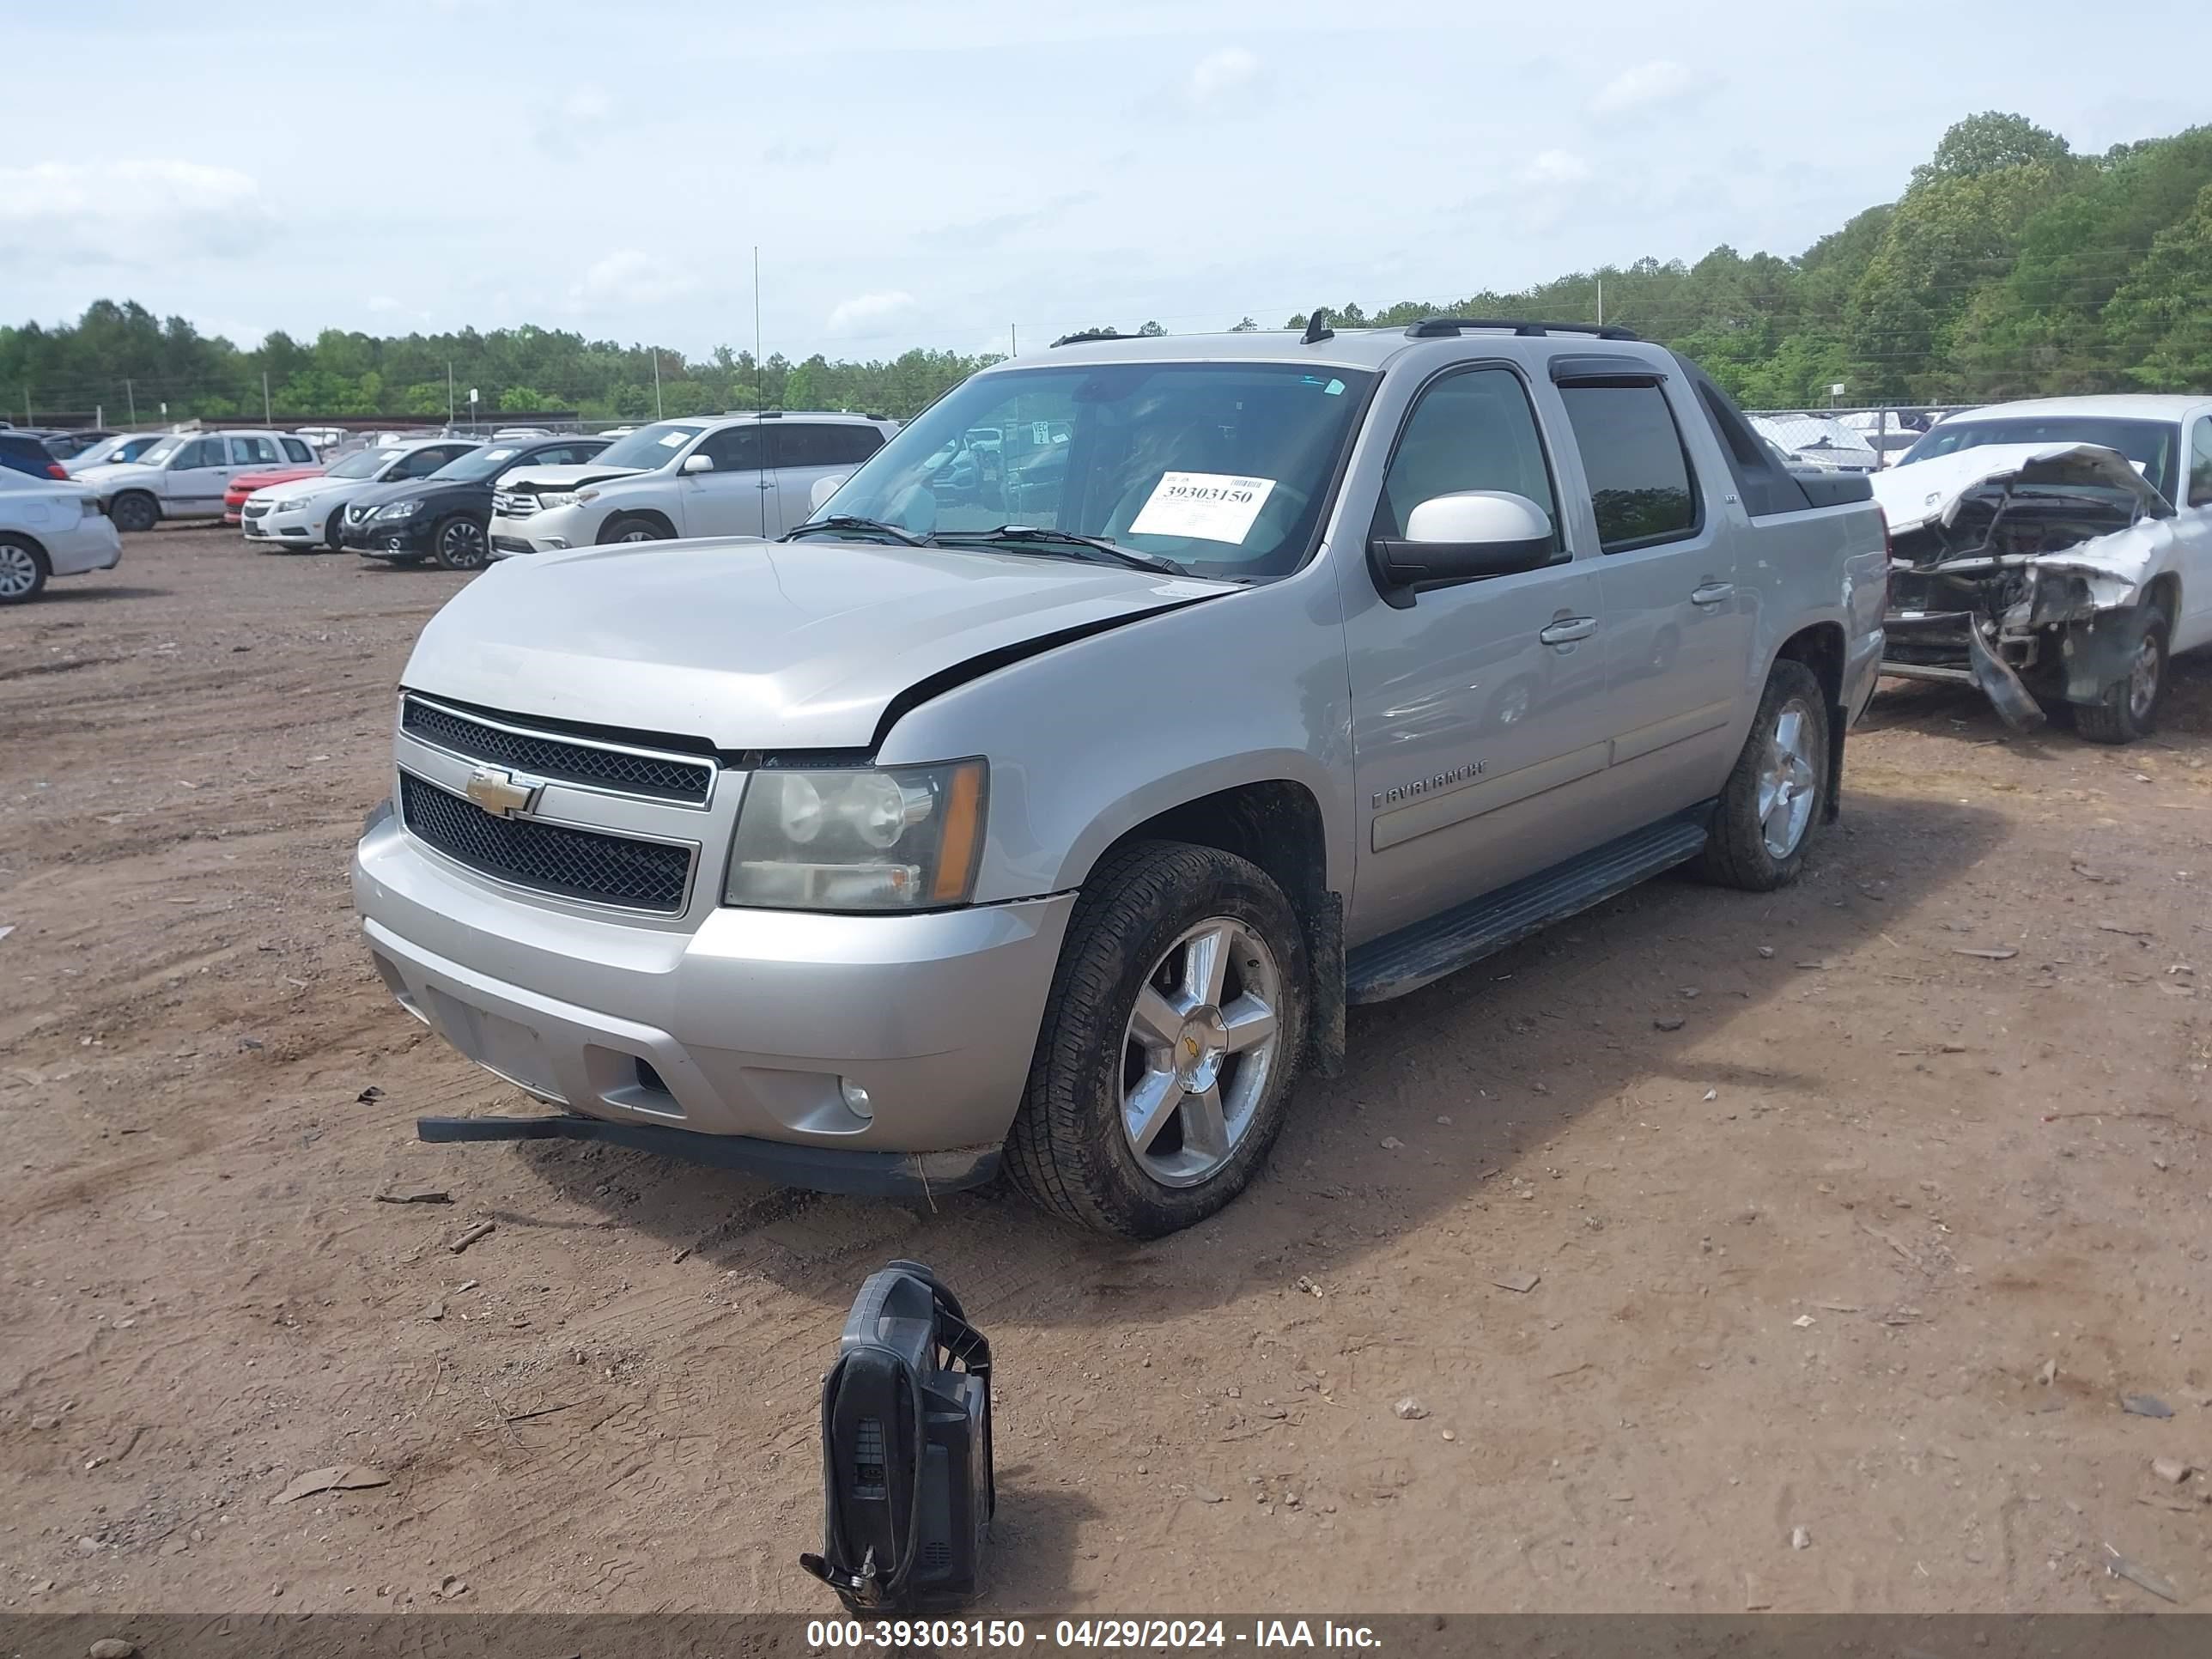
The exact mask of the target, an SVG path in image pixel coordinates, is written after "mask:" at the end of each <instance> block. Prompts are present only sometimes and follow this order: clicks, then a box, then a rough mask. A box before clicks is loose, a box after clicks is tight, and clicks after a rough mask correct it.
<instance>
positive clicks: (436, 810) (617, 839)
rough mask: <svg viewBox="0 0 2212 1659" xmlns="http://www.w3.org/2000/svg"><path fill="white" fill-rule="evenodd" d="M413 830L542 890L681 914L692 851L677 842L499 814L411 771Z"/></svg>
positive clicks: (403, 807)
mask: <svg viewBox="0 0 2212 1659" xmlns="http://www.w3.org/2000/svg"><path fill="white" fill-rule="evenodd" d="M399 815H400V821H401V822H402V823H404V824H405V825H406V826H407V829H408V830H409V832H410V834H412V835H414V836H417V837H418V838H419V839H421V840H422V842H425V843H426V844H427V845H428V846H431V847H434V848H436V849H437V850H438V851H439V852H441V853H443V854H445V855H446V856H447V858H449V859H452V860H454V861H455V862H456V863H458V864H464V865H466V866H468V867H469V868H471V869H472V870H477V871H479V872H482V873H483V874H485V875H488V876H492V877H495V878H498V879H499V880H501V881H508V882H513V883H514V884H516V885H517V886H521V887H528V888H532V889H534V890H537V891H539V892H543V893H552V894H556V895H558V896H562V897H563V898H573V899H581V900H583V901H585V902H587V903H592V904H608V905H614V906H617V907H619V908H623V909H629V910H649V911H653V912H655V913H657V914H659V915H678V914H680V913H681V912H682V910H683V908H684V901H685V899H686V898H687V897H688V896H689V895H690V885H691V865H692V860H693V849H692V848H689V847H685V846H681V845H678V844H677V843H675V842H657V841H638V840H635V839H634V838H632V837H630V836H612V835H605V834H602V833H600V832H599V831H598V830H592V829H573V828H571V827H569V826H568V825H566V824H559V823H544V822H542V821H540V820H538V819H535V818H505V817H493V816H492V815H491V814H490V813H489V812H487V811H483V809H481V808H480V807H478V806H477V805H476V804H475V803H474V802H472V801H470V800H467V799H464V798H463V797H461V796H459V795H456V794H453V793H450V792H448V791H447V790H444V789H441V788H440V787H438V786H437V785H436V784H435V783H430V782H428V781H425V780H423V779H422V778H418V777H416V775H414V774H413V773H411V772H402V773H401V774H400V775H399Z"/></svg>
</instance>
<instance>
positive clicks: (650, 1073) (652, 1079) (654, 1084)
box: [637, 1060, 676, 1098]
mask: <svg viewBox="0 0 2212 1659" xmlns="http://www.w3.org/2000/svg"><path fill="white" fill-rule="evenodd" d="M637 1086H638V1087H639V1088H641V1089H651V1090H653V1091H654V1092H655V1093H658V1094H664V1095H667V1096H669V1097H671V1098H673V1097H674V1095H675V1092H676V1091H674V1090H673V1089H671V1088H670V1087H669V1086H668V1085H666V1084H665V1083H663V1082H662V1081H661V1080H660V1073H658V1072H656V1071H654V1070H653V1066H652V1065H651V1063H650V1062H649V1061H647V1060H640V1061H638V1063H637Z"/></svg>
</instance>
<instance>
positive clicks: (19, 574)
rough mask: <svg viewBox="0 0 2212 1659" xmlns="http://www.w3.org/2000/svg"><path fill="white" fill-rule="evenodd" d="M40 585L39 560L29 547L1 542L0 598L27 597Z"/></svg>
mask: <svg viewBox="0 0 2212 1659" xmlns="http://www.w3.org/2000/svg"><path fill="white" fill-rule="evenodd" d="M38 586H39V562H38V559H37V558H36V557H35V556H33V554H32V552H31V550H30V549H29V548H27V547H21V546H18V545H17V544H15V543H14V542H0V599H25V598H27V597H28V596H29V595H30V594H31V593H32V592H34V591H35V590H36V589H37V587H38Z"/></svg>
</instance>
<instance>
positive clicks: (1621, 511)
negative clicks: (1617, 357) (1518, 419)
mask: <svg viewBox="0 0 2212 1659" xmlns="http://www.w3.org/2000/svg"><path fill="white" fill-rule="evenodd" d="M1559 396H1560V398H1562V399H1563V400H1564V401H1565V404H1566V406H1567V420H1568V422H1569V423H1570V424H1571V426H1572V427H1573V428H1574V433H1575V446H1576V447H1577V448H1578V449H1579V450H1580V451H1581V452H1582V458H1583V473H1584V475H1585V476H1586V477H1588V478H1589V488H1590V505H1591V507H1593V508H1594V509H1595V511H1596V513H1597V536H1598V545H1599V546H1600V547H1601V548H1602V549H1603V550H1605V551H1606V552H1607V553H1624V552H1626V551H1627V550H1630V549H1631V548H1637V547H1650V546H1652V545H1653V544H1656V543H1660V542H1673V541H1680V540H1681V539H1683V538H1685V537H1688V536H1692V535H1695V534H1696V533H1697V530H1698V525H1699V505H1698V490H1697V483H1696V480H1695V479H1694V478H1693V477H1692V475H1691V472H1690V457H1689V454H1688V453H1687V452H1686V450H1685V449H1684V448H1683V447H1682V433H1681V428H1679V427H1677V426H1676V425H1675V424H1674V410H1672V409H1670V408H1669V407H1668V403H1667V394H1666V393H1665V392H1662V390H1661V389H1660V388H1659V387H1658V386H1561V387H1560V388H1559Z"/></svg>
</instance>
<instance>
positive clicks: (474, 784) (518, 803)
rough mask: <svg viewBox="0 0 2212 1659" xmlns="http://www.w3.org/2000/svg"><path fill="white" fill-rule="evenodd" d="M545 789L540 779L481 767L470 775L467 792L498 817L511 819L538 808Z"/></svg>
mask: <svg viewBox="0 0 2212 1659" xmlns="http://www.w3.org/2000/svg"><path fill="white" fill-rule="evenodd" d="M544 787H545V786H544V783H543V782H542V781H539V780H538V779H536V778H526V777H520V776H518V775H516V774H514V773H513V772H502V771H501V770H500V769H498V768H497V767H495V766H479V767H478V768H477V769H476V770H475V771H474V772H472V773H471V774H470V775H469V787H468V788H467V790H466V791H465V793H466V794H467V796H468V798H469V799H471V800H472V801H474V802H475V803H476V804H477V805H479V806H481V807H483V810H484V811H487V812H489V813H490V814H491V815H492V816H493V817H495V818H511V817H513V816H514V815H515V814H516V813H518V812H527V811H529V810H530V809H531V808H532V807H533V806H535V805H537V804H538V793H539V792H540V791H542V790H543V789H544Z"/></svg>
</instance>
